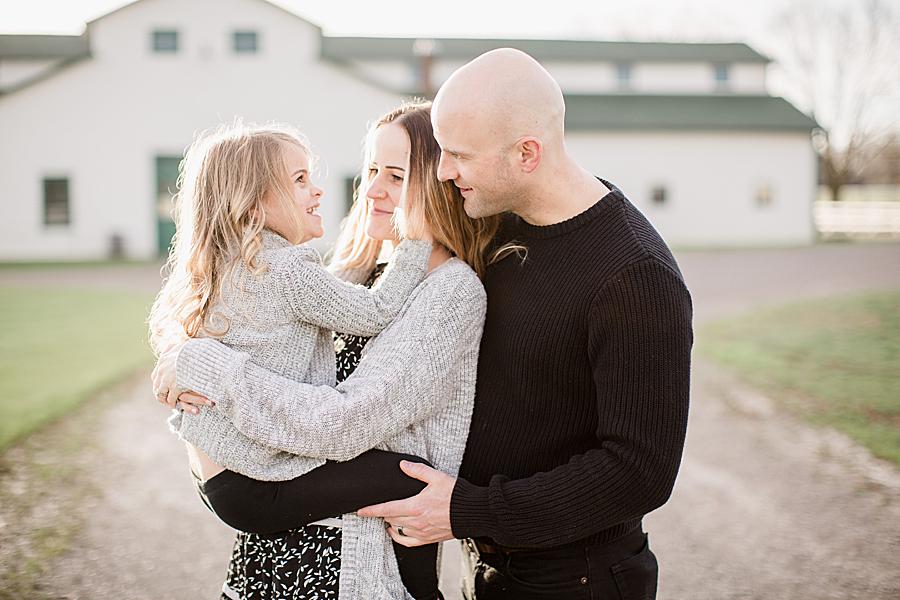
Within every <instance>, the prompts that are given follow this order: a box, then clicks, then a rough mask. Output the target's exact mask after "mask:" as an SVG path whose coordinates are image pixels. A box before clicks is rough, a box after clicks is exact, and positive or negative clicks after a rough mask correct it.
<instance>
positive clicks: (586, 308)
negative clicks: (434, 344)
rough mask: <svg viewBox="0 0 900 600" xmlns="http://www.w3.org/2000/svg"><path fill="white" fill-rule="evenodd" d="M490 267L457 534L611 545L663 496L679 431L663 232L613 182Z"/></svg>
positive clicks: (672, 289)
mask: <svg viewBox="0 0 900 600" xmlns="http://www.w3.org/2000/svg"><path fill="white" fill-rule="evenodd" d="M604 183H605V184H606V185H607V187H609V188H610V189H611V190H612V192H610V193H609V194H607V195H606V196H605V197H604V198H602V199H601V200H599V201H598V202H597V203H596V204H595V205H594V206H592V207H591V208H589V209H588V210H586V211H585V212H583V213H581V214H580V215H578V216H576V217H573V218H571V219H569V220H567V221H564V222H562V223H558V224H555V225H549V226H543V227H539V226H534V225H529V224H528V223H526V222H524V221H522V220H521V219H519V218H513V219H510V220H509V221H508V222H507V224H506V227H505V230H504V232H503V238H502V239H506V240H510V239H513V240H516V241H517V242H519V243H521V244H522V245H524V246H526V247H527V257H526V259H525V260H524V262H523V261H522V260H520V259H519V258H517V257H516V256H515V255H511V256H508V257H507V258H505V259H503V260H501V261H500V262H498V263H496V264H495V265H493V266H491V267H490V268H489V269H488V272H487V275H486V277H485V279H484V285H485V288H486V289H487V295H488V312H487V320H486V323H485V328H484V337H483V338H482V342H481V354H480V357H479V362H478V383H477V392H476V396H475V411H474V414H473V417H472V428H471V431H470V434H469V439H468V442H467V445H466V452H465V456H464V458H463V462H462V468H461V470H460V478H459V480H458V482H457V484H456V487H455V489H454V491H453V497H452V500H451V505H450V515H451V523H452V527H453V533H454V535H455V536H456V537H459V538H464V537H480V538H481V537H483V538H490V539H491V540H493V541H494V542H496V543H499V544H502V545H506V546H514V547H553V546H562V545H570V544H590V543H603V542H607V541H611V540H613V539H615V538H618V537H620V536H621V535H623V534H625V533H627V532H628V531H631V530H632V529H634V528H635V527H638V526H639V525H640V523H641V519H642V517H643V516H644V515H645V514H646V513H648V512H650V511H652V510H654V509H655V508H657V507H659V506H661V505H662V504H663V503H664V502H665V501H666V500H667V499H668V497H669V495H670V494H671V491H672V486H673V485H674V482H675V476H676V474H677V471H678V466H679V463H680V461H681V453H682V448H683V446H684V437H685V431H686V427H687V415H688V395H689V380H690V354H691V344H692V330H691V299H690V295H689V293H688V290H687V288H686V287H685V284H684V281H683V279H682V276H681V273H680V271H679V269H678V266H677V264H676V262H675V259H674V258H673V257H672V254H671V252H670V251H669V249H668V248H667V247H666V244H665V242H663V240H662V239H661V238H660V236H659V234H658V233H657V232H656V231H655V230H654V228H653V227H652V226H651V225H650V223H649V222H648V221H647V220H646V219H645V218H644V216H643V215H642V214H641V213H640V212H639V211H638V210H637V209H636V208H635V207H634V206H633V205H632V204H631V203H630V202H629V201H628V200H627V199H626V198H625V197H624V196H623V195H622V193H621V192H620V191H619V190H618V189H615V188H614V186H612V184H610V183H608V182H604Z"/></svg>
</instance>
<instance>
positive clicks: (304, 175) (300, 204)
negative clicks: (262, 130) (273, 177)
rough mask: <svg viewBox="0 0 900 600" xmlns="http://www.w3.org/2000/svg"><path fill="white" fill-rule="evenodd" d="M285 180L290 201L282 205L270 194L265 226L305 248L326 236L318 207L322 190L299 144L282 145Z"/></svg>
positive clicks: (267, 196)
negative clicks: (313, 180)
mask: <svg viewBox="0 0 900 600" xmlns="http://www.w3.org/2000/svg"><path fill="white" fill-rule="evenodd" d="M281 146H282V158H283V161H284V177H285V178H286V183H287V184H288V185H289V186H290V187H289V188H288V189H290V194H289V197H288V198H287V199H286V200H285V201H282V200H281V199H280V198H278V197H277V195H276V192H275V191H274V190H271V191H270V192H269V193H268V194H267V195H266V197H265V198H264V199H263V207H264V208H265V213H266V220H265V226H266V227H267V228H268V229H271V230H272V231H274V232H275V233H278V234H279V235H281V236H282V237H284V238H285V239H286V240H288V241H289V242H291V243H292V244H302V243H304V242H308V241H309V240H311V239H313V238H319V237H322V236H323V235H325V229H324V228H323V227H322V217H321V216H319V205H320V201H321V198H322V189H321V188H319V187H318V186H316V185H313V183H312V181H311V179H310V173H309V170H310V169H309V156H308V155H307V153H306V152H305V151H304V150H303V148H301V147H300V146H298V145H296V144H291V143H287V142H282V144H281Z"/></svg>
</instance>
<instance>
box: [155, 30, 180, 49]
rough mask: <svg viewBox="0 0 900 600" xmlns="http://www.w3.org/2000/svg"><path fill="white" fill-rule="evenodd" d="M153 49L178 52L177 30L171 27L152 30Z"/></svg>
mask: <svg viewBox="0 0 900 600" xmlns="http://www.w3.org/2000/svg"><path fill="white" fill-rule="evenodd" d="M153 51H154V52H160V53H167V52H178V32H177V31H174V30H171V29H157V30H155V31H154V32H153Z"/></svg>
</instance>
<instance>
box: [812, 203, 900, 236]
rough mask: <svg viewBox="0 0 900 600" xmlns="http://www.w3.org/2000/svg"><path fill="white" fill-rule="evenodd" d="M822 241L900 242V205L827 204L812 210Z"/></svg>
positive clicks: (817, 205) (815, 206)
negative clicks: (882, 240)
mask: <svg viewBox="0 0 900 600" xmlns="http://www.w3.org/2000/svg"><path fill="white" fill-rule="evenodd" d="M813 215H814V218H815V222H816V229H817V230H818V231H819V234H820V235H821V236H822V237H823V238H831V237H857V238H900V202H847V201H840V202H829V201H817V202H815V203H814V206H813Z"/></svg>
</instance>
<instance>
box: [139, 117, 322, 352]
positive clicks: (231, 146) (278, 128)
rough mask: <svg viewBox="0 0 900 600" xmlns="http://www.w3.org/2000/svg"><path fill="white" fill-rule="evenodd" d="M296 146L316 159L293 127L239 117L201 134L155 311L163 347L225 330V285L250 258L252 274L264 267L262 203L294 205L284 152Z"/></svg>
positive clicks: (189, 163) (186, 165) (181, 193)
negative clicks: (220, 305)
mask: <svg viewBox="0 0 900 600" xmlns="http://www.w3.org/2000/svg"><path fill="white" fill-rule="evenodd" d="M285 144H294V145H296V146H298V147H299V148H300V149H301V150H303V151H304V152H305V153H306V154H307V156H308V157H309V158H310V162H312V158H313V157H312V155H311V153H310V151H309V145H308V144H307V142H306V141H305V138H304V137H303V136H302V135H301V134H300V133H299V132H297V131H296V130H294V129H292V128H291V127H289V126H286V125H266V126H256V125H244V124H242V123H240V122H235V123H234V124H232V125H221V126H219V127H217V128H215V129H213V130H209V131H206V132H203V133H201V134H199V135H198V136H197V137H196V138H195V140H194V142H193V143H192V144H191V145H190V146H189V147H188V148H187V150H186V151H185V155H184V159H183V160H182V161H181V164H180V165H179V174H178V183H177V188H178V191H177V193H176V194H175V206H174V216H175V224H176V230H175V237H174V238H173V243H172V246H171V249H170V251H169V258H168V260H167V262H166V266H165V267H164V270H165V271H166V272H167V277H166V281H165V284H164V285H163V288H162V290H161V291H160V293H159V295H158V296H157V297H156V301H155V302H154V304H153V308H152V309H151V311H150V318H149V325H150V344H151V346H152V347H153V349H154V351H157V352H159V351H161V350H162V349H164V348H165V347H166V346H167V345H168V344H169V343H171V341H173V340H172V338H176V339H184V338H185V337H196V336H197V335H199V334H201V333H203V334H206V335H224V333H225V332H226V331H227V330H228V326H227V322H225V324H224V329H222V328H219V329H213V328H211V327H210V325H209V318H210V317H211V315H210V308H211V306H212V305H213V303H214V302H215V301H216V300H217V299H218V298H219V297H220V294H221V289H222V283H223V282H224V281H225V280H226V279H227V278H228V277H229V276H230V275H231V274H233V273H234V269H235V267H237V266H238V265H239V264H241V263H243V265H244V266H246V268H247V269H248V270H249V271H250V272H251V273H254V274H256V273H259V272H261V271H262V270H264V269H265V265H261V264H259V261H257V255H258V254H259V251H260V248H261V247H262V236H261V232H262V230H263V226H264V224H265V206H264V203H263V200H264V199H265V198H267V197H271V198H272V199H273V200H274V201H276V202H280V203H282V207H283V208H284V211H283V212H284V214H288V215H293V214H295V213H294V211H293V210H292V209H291V204H290V202H291V195H292V189H291V182H290V180H289V178H288V177H287V176H286V168H285V164H284V157H283V149H284V145H285ZM270 194H271V196H270Z"/></svg>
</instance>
